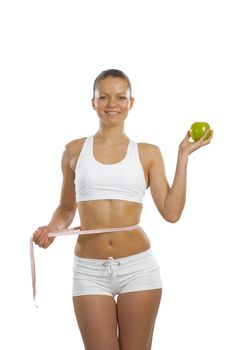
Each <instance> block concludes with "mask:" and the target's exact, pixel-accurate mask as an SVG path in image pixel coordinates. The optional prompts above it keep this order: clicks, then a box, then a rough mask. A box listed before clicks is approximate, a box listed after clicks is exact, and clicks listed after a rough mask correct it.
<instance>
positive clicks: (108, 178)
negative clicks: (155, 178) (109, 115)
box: [74, 135, 147, 203]
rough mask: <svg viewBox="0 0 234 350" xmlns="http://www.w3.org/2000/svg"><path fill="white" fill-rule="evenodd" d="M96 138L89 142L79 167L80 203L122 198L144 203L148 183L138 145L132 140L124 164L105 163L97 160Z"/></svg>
mask: <svg viewBox="0 0 234 350" xmlns="http://www.w3.org/2000/svg"><path fill="white" fill-rule="evenodd" d="M93 137H94V135H91V136H89V137H87V138H86V139H85V141H84V144H83V146H82V149H81V152H80V155H79V158H78V161H77V164H76V170H75V180H74V181H75V190H76V202H81V201H88V200H96V199H122V200H126V201H130V202H139V203H142V202H143V198H144V195H145V190H146V188H147V183H146V181H145V176H144V171H143V168H142V165H141V162H140V158H139V153H138V146H137V143H136V142H135V141H132V140H129V144H128V148H127V153H126V155H125V158H124V159H123V160H121V161H120V162H118V163H114V164H104V163H100V162H98V161H97V160H96V159H95V158H94V154H93Z"/></svg>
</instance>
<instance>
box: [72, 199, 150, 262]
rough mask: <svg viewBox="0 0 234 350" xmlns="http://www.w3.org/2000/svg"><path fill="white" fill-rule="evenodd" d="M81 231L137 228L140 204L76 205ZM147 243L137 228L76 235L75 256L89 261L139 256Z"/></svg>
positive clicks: (111, 201)
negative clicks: (125, 229)
mask: <svg viewBox="0 0 234 350" xmlns="http://www.w3.org/2000/svg"><path fill="white" fill-rule="evenodd" d="M77 209H78V212H79V216H80V226H81V230H92V229H100V228H112V227H116V228H117V227H125V226H132V225H135V224H138V223H139V222H140V216H141V211H142V204H141V203H137V202H129V201H125V200H116V199H104V200H91V201H81V202H78V203H77ZM149 248H150V241H149V238H148V237H147V235H146V233H145V232H144V230H143V229H142V228H141V227H140V226H139V227H138V228H136V229H133V230H130V231H119V232H105V233H96V234H81V235H79V237H78V239H77V243H76V247H75V255H77V256H80V257H83V258H90V259H107V258H108V257H109V256H112V257H113V258H114V259H116V258H121V257H125V256H129V255H133V254H138V253H141V252H143V251H145V250H147V249H149Z"/></svg>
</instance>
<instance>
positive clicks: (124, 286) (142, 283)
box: [72, 248, 162, 297]
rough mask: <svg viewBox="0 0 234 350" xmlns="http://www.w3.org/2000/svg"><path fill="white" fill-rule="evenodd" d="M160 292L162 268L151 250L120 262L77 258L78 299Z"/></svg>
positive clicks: (75, 293)
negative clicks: (129, 293) (146, 291)
mask: <svg viewBox="0 0 234 350" xmlns="http://www.w3.org/2000/svg"><path fill="white" fill-rule="evenodd" d="M159 288H162V281H161V276H160V268H159V265H158V263H157V261H156V259H155V257H154V255H153V253H152V250H151V248H149V249H148V250H146V251H143V252H141V253H138V254H134V255H130V256H126V257H124V258H118V259H113V258H112V257H109V258H108V259H107V260H102V259H88V258H82V257H79V256H76V255H75V256H74V265H73V286H72V295H73V296H74V297H75V296H79V295H90V294H101V295H109V296H112V297H114V296H115V295H116V294H123V293H128V292H134V291H143V290H149V289H159Z"/></svg>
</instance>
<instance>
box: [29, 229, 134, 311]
mask: <svg viewBox="0 0 234 350" xmlns="http://www.w3.org/2000/svg"><path fill="white" fill-rule="evenodd" d="M138 227H139V224H136V225H132V226H125V227H111V228H100V229H95V230H80V229H77V228H70V229H68V230H62V231H56V232H50V233H49V234H48V237H57V236H68V235H80V234H95V233H105V232H119V231H130V230H134V229H135V228H138ZM33 243H34V242H33V237H31V238H30V242H29V246H30V261H31V278H32V289H33V300H34V303H35V297H36V294H37V290H36V264H35V256H34V244H33ZM112 259H113V258H112ZM122 259H124V258H122ZM35 305H36V304H35ZM36 306H37V305H36Z"/></svg>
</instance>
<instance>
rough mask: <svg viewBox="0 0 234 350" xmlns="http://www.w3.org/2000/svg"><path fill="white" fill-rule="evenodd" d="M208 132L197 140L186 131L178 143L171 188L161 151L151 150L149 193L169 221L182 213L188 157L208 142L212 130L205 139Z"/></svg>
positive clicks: (172, 220)
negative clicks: (191, 139)
mask: <svg viewBox="0 0 234 350" xmlns="http://www.w3.org/2000/svg"><path fill="white" fill-rule="evenodd" d="M208 132H209V131H207V132H206V133H205V134H204V136H203V137H202V138H201V139H200V140H198V141H197V142H190V141H189V132H188V133H187V134H186V137H185V138H184V140H183V141H182V142H181V143H180V146H179V152H178V157H177V165H176V172H175V177H174V181H173V184H172V186H171V188H170V186H169V185H168V182H167V179H166V175H165V171H164V163H163V159H162V155H161V152H160V150H159V148H158V147H156V146H154V148H153V150H152V152H153V153H152V160H151V166H150V170H149V177H150V189H151V194H152V198H153V200H154V202H155V205H156V206H157V208H158V210H159V212H160V213H161V215H162V216H163V217H164V218H165V220H167V221H169V222H176V221H178V220H179V218H180V216H181V214H182V211H183V209H184V205H185V201H186V180H187V165H188V157H189V155H190V154H191V153H192V152H194V151H196V150H197V149H199V148H200V147H202V146H205V145H207V144H208V143H210V141H211V139H212V137H213V131H212V132H211V136H210V138H209V139H208V140H206V141H205V138H206V136H207V134H208Z"/></svg>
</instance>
